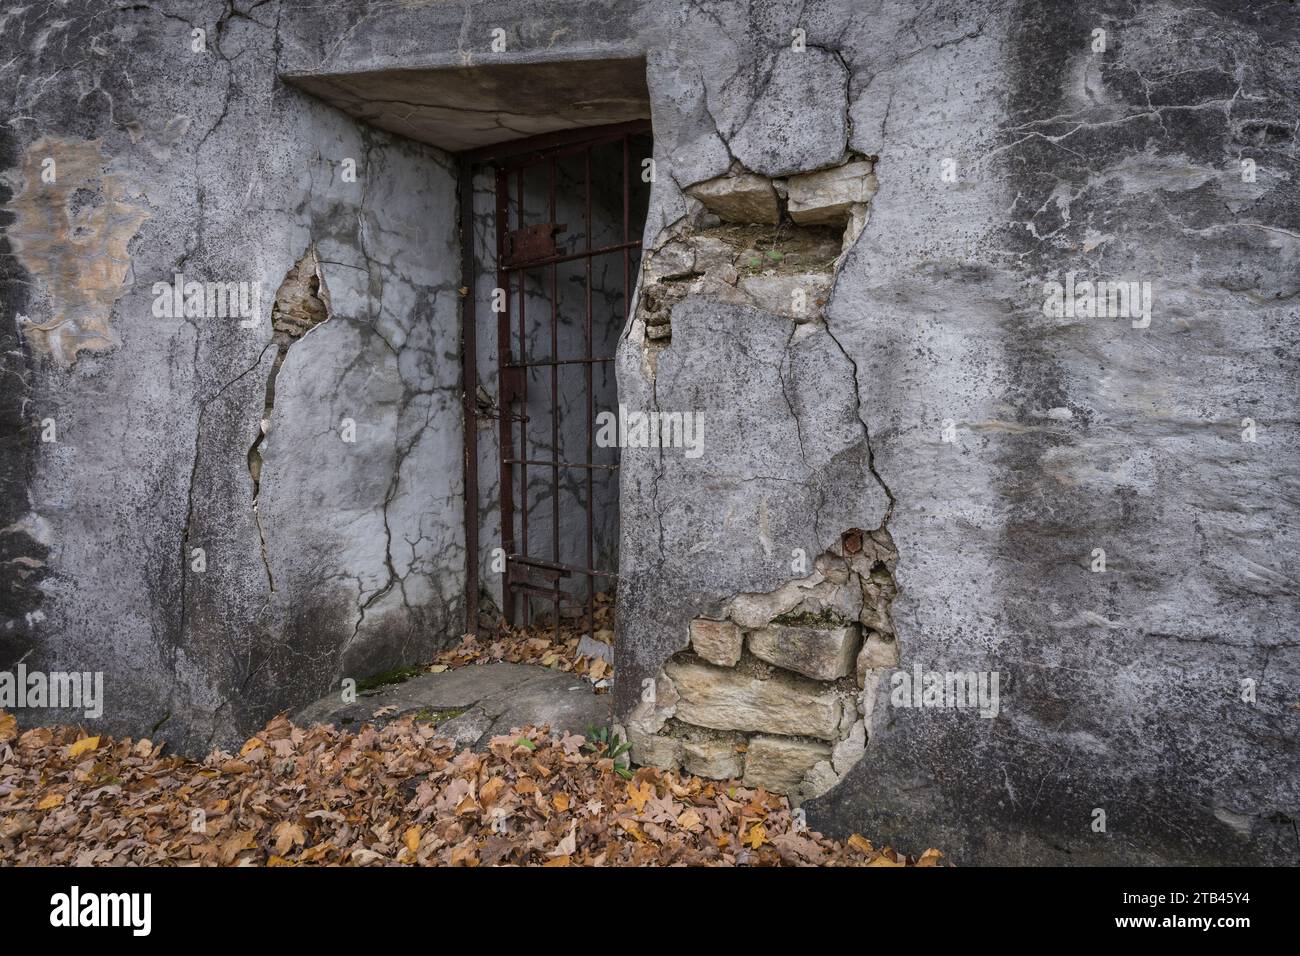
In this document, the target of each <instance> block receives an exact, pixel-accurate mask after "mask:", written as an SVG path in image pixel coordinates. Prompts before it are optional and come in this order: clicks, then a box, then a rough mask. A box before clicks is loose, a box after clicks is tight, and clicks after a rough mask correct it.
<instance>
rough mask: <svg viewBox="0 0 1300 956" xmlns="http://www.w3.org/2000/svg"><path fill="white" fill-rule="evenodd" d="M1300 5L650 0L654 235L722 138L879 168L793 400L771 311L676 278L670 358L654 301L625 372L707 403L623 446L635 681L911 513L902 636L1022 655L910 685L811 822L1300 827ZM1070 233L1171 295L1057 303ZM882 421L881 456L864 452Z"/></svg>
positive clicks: (1009, 843)
mask: <svg viewBox="0 0 1300 956" xmlns="http://www.w3.org/2000/svg"><path fill="white" fill-rule="evenodd" d="M674 14H675V16H674ZM652 18H653V23H652ZM796 26H798V27H801V28H803V29H804V30H806V32H807V44H808V46H807V49H806V50H805V51H804V52H802V53H799V52H796V51H794V50H792V49H790V45H791V34H790V31H791V29H792V28H794V27H796ZM1094 29H1104V30H1106V32H1107V36H1108V44H1107V46H1106V49H1105V51H1104V52H1094V51H1093V49H1092V43H1093V39H1094V37H1093V32H1092V31H1093V30H1094ZM1298 35H1300V31H1298V29H1297V15H1296V13H1295V11H1293V10H1291V9H1290V8H1282V7H1275V8H1272V9H1271V12H1269V13H1265V12H1264V10H1263V8H1260V9H1256V10H1251V11H1249V12H1246V11H1243V10H1241V9H1239V8H1238V7H1237V6H1236V5H1233V4H1212V5H1210V6H1208V7H1201V8H1197V10H1196V11H1194V12H1193V11H1182V10H1181V9H1180V8H1179V7H1178V5H1174V4H1151V5H1144V7H1143V9H1142V11H1141V14H1140V15H1135V14H1134V13H1132V11H1131V10H1130V9H1129V8H1128V7H1124V6H1120V5H1111V4H1105V3H1093V4H1073V5H1068V6H1067V5H1064V4H1061V5H1054V4H1038V3H1022V4H996V5H995V4H970V3H952V4H934V5H929V6H927V7H925V8H924V10H922V11H918V10H917V9H915V8H914V7H913V6H912V5H910V4H887V3H885V4H870V5H868V8H862V7H861V6H860V5H850V4H837V3H810V4H807V5H794V4H790V5H782V4H764V5H762V6H760V7H759V8H758V9H757V10H756V11H754V10H751V9H750V8H748V7H746V6H745V5H740V4H736V5H728V4H718V5H710V6H709V8H708V9H707V10H703V9H699V8H696V7H693V6H684V7H681V8H676V9H675V8H674V7H673V5H659V7H658V8H657V9H656V10H655V12H654V14H652V15H651V16H650V17H647V26H646V31H645V32H644V33H643V34H642V36H643V38H644V40H645V42H646V44H647V47H648V48H649V49H650V51H651V52H650V83H651V92H652V97H653V100H654V104H655V109H656V113H655V132H656V140H657V149H658V151H659V154H660V156H661V157H662V165H661V169H663V170H664V171H666V172H667V173H668V175H666V176H664V177H661V180H660V184H659V185H660V189H659V190H658V191H657V193H656V196H655V202H654V203H653V206H652V211H651V223H650V225H649V226H648V227H647V240H648V241H654V240H655V238H656V235H657V230H658V228H659V227H660V226H667V225H669V224H672V223H674V222H676V221H677V220H679V219H680V217H683V216H688V215H689V214H691V212H692V210H691V207H690V206H689V205H688V203H687V202H685V201H684V199H683V196H682V192H681V187H684V186H687V185H689V184H691V183H694V182H698V181H700V180H703V179H706V178H709V177H712V176H716V175H719V174H720V173H722V172H724V171H725V170H726V169H727V167H728V165H729V164H730V163H731V162H732V161H733V159H734V160H737V161H739V162H740V163H742V164H744V165H745V166H746V167H748V168H749V169H751V170H754V171H756V172H760V173H762V174H764V175H769V176H780V175H785V174H788V173H791V172H795V171H799V170H804V169H809V168H816V167H818V166H825V165H828V164H831V163H834V162H837V161H839V160H840V159H841V158H842V155H843V153H844V152H845V151H846V150H848V149H853V150H856V151H858V152H860V153H863V154H867V155H871V156H876V157H878V161H877V163H876V174H877V176H878V180H879V193H878V194H877V195H876V196H875V198H874V199H873V201H872V205H871V219H870V222H869V223H868V225H867V227H866V229H865V231H864V232H863V233H862V235H861V237H860V238H859V239H858V241H857V243H856V246H855V247H854V248H853V250H852V251H851V252H850V253H849V256H848V258H847V260H846V262H845V263H844V265H843V267H842V269H841V271H840V273H839V275H838V278H837V281H836V284H835V288H834V291H833V294H832V297H831V300H830V303H829V305H828V307H827V313H826V319H825V323H824V324H823V325H820V326H819V325H816V324H815V323H814V324H813V325H811V326H809V325H801V326H800V327H799V331H797V332H795V333H794V338H793V339H792V340H791V341H792V342H802V344H803V348H804V349H805V350H809V349H813V350H814V351H812V352H811V353H809V354H819V352H820V354H823V355H824V356H825V357H824V358H823V359H821V360H820V361H821V365H820V366H818V367H816V368H815V369H814V374H813V375H811V376H809V378H808V379H806V380H803V379H799V378H797V377H796V378H795V379H794V381H793V383H792V382H791V380H790V379H789V378H787V379H785V384H786V387H787V392H789V389H790V386H791V385H792V384H793V386H794V392H793V394H787V395H786V396H785V397H784V399H788V400H789V404H788V405H787V403H786V401H785V400H784V399H783V398H782V396H779V395H776V396H774V395H773V394H772V393H771V388H764V387H762V385H763V384H764V383H768V382H769V379H770V378H771V376H770V375H768V374H766V373H764V375H762V376H756V377H755V379H753V380H752V381H753V383H754V385H755V387H754V388H752V389H748V390H746V389H745V385H746V382H745V381H744V380H743V376H742V373H740V372H739V371H738V370H737V369H736V368H735V364H736V363H737V362H739V361H741V356H744V357H745V358H746V359H748V360H749V361H750V362H752V363H755V364H757V365H758V366H759V367H765V366H772V367H774V368H781V367H784V360H783V359H782V352H781V347H782V343H783V341H784V337H782V336H778V337H775V338H773V337H772V336H771V335H769V334H768V332H767V328H768V326H769V325H770V324H771V323H772V322H773V321H775V320H774V319H773V318H772V317H771V316H762V315H755V314H752V313H750V312H747V311H746V310H744V309H739V308H736V307H734V306H722V305H716V304H712V303H709V302H706V301H699V300H696V299H693V298H688V299H686V301H685V302H683V303H682V304H681V305H680V306H678V307H676V308H675V309H674V310H673V316H672V318H673V325H674V334H673V342H672V345H671V347H670V348H669V349H668V350H666V351H664V352H662V354H660V355H659V357H658V363H657V371H655V370H653V368H652V366H651V365H650V364H649V363H647V361H646V350H645V348H644V346H643V343H642V342H641V341H639V338H640V335H639V329H638V328H637V327H636V326H635V325H634V326H633V328H632V329H631V332H630V336H629V339H628V341H627V343H626V345H625V348H624V353H623V354H624V362H623V364H622V365H621V367H620V386H621V389H622V391H623V393H624V395H625V400H629V401H636V400H639V401H641V402H643V403H645V404H647V405H650V404H657V405H658V406H659V407H664V408H668V407H673V406H674V405H675V406H676V407H679V408H680V407H686V408H699V409H706V410H710V411H713V412H714V414H713V416H712V417H711V419H710V422H711V424H710V427H711V433H710V435H709V439H710V441H709V444H708V446H707V447H708V451H707V452H706V454H705V456H704V457H703V458H702V459H701V460H700V461H699V462H690V461H685V460H682V459H681V458H680V457H675V456H673V455H671V454H663V455H645V456H641V457H639V458H638V457H634V456H633V455H632V454H630V453H628V454H625V459H624V460H625V462H626V465H627V467H626V468H625V471H624V486H623V492H624V497H623V521H624V541H623V550H622V569H623V572H624V576H623V578H622V581H621V585H622V586H621V590H620V608H619V621H620V625H621V630H620V642H619V644H618V647H619V651H620V659H619V677H620V684H619V689H618V690H619V695H620V702H621V705H622V707H623V709H624V712H625V713H628V712H631V711H632V710H633V709H634V708H635V707H636V706H637V705H638V702H639V697H640V695H641V694H642V692H643V687H642V681H643V680H644V679H646V678H649V677H652V676H654V675H655V673H656V672H657V670H658V668H659V666H660V664H661V662H662V661H663V660H664V659H665V658H666V657H667V656H668V655H670V654H672V653H674V652H676V651H679V650H681V649H682V648H685V647H686V645H687V635H688V630H687V624H688V622H689V620H690V619H691V618H693V617H695V616H697V615H698V616H703V617H717V616H720V615H721V614H722V613H725V611H726V605H727V601H728V600H729V599H730V598H731V597H732V596H733V595H735V594H736V593H737V592H740V591H757V592H766V591H770V590H772V589H774V588H775V587H777V586H778V585H780V584H783V583H784V582H786V581H788V580H791V579H792V578H794V577H796V575H794V574H792V573H791V572H790V570H789V567H788V563H789V561H790V556H791V552H792V550H794V549H802V551H803V552H805V553H806V554H808V555H810V556H811V555H816V554H820V553H822V552H823V551H826V550H828V549H834V548H835V546H836V539H837V538H838V536H839V535H840V534H841V532H843V531H844V530H845V529H846V528H848V527H851V526H856V527H863V528H873V527H876V525H877V524H878V523H881V522H883V523H884V524H885V525H886V527H887V528H888V530H889V531H890V533H891V534H892V537H893V539H894V541H895V543H896V545H897V548H898V552H899V558H898V563H897V569H896V577H897V583H898V587H899V596H898V598H897V599H896V600H895V602H894V606H893V612H892V613H893V618H894V623H895V625H896V628H897V633H898V642H899V650H900V652H901V663H902V666H903V668H904V669H906V670H910V669H912V668H913V667H916V666H918V665H919V666H920V667H921V669H922V670H924V671H935V672H946V671H977V672H985V673H987V672H997V673H998V674H999V676H1000V678H1001V694H1000V698H1001V700H1000V713H999V716H998V717H996V718H992V719H984V718H981V717H980V716H979V715H978V714H977V713H975V712H973V711H972V710H955V709H947V708H933V707H920V708H916V707H910V706H908V707H904V706H894V704H893V702H891V701H889V700H888V698H889V696H890V690H891V689H892V684H889V683H888V682H886V683H884V684H882V685H881V687H882V689H881V690H880V692H879V694H878V695H877V700H876V706H875V708H874V714H873V722H872V725H871V726H870V728H869V737H870V740H869V743H868V747H867V753H866V756H865V758H864V759H863V760H862V761H861V762H859V763H858V764H857V765H856V766H855V767H854V769H853V770H852V771H851V772H850V773H849V775H848V776H847V778H846V779H845V780H844V781H843V782H842V783H840V784H839V785H838V786H837V787H835V788H834V789H832V790H831V791H830V792H829V793H827V794H826V795H825V796H823V797H821V798H820V799H818V800H815V801H813V802H812V803H811V804H809V805H808V808H807V809H808V813H809V818H810V820H811V821H812V822H813V823H814V825H819V826H822V827H825V828H827V829H829V830H831V831H833V832H836V833H839V834H843V833H846V832H849V831H852V830H854V829H858V830H861V831H862V832H864V833H870V834H871V836H872V838H873V839H886V840H890V841H895V842H897V843H899V844H902V845H907V846H919V845H920V844H921V843H936V844H939V845H943V846H945V847H946V848H948V849H950V850H952V851H953V852H954V853H955V855H956V857H957V859H958V860H965V861H976V860H982V861H988V862H1018V861H1034V862H1042V861H1050V862H1071V861H1074V862H1083V861H1097V860H1111V861H1116V860H1136V861H1144V862H1149V861H1169V860H1182V861H1186V860H1201V861H1207V862H1218V861H1226V860H1233V861H1238V862H1241V861H1265V860H1272V861H1281V860H1289V859H1292V858H1294V853H1295V849H1296V837H1295V831H1294V823H1293V820H1294V818H1295V814H1296V812H1297V809H1298V808H1300V797H1298V795H1297V792H1296V781H1297V779H1300V774H1298V773H1297V769H1298V768H1297V760H1296V744H1295V729H1296V723H1297V715H1296V713H1295V710H1294V707H1293V706H1292V704H1293V702H1294V701H1295V699H1296V696H1297V689H1298V686H1300V676H1298V673H1297V670H1298V669H1297V653H1298V652H1297V645H1296V640H1295V634H1296V623H1297V613H1296V602H1295V580H1294V575H1293V574H1292V573H1291V570H1290V568H1291V566H1292V564H1293V560H1294V555H1295V552H1296V537H1295V532H1294V530H1293V529H1294V527H1295V507H1296V498H1295V495H1294V493H1293V490H1292V489H1291V485H1292V484H1293V482H1292V481H1291V479H1290V477H1289V475H1290V473H1292V472H1293V471H1294V466H1295V457H1294V452H1293V448H1294V437H1295V428H1294V416H1293V414H1292V410H1291V408H1292V399H1291V396H1292V395H1294V394H1295V391H1296V378H1295V370H1294V364H1293V363H1291V362H1289V361H1288V358H1287V356H1286V354H1285V349H1286V347H1287V343H1289V342H1291V341H1293V340H1294V336H1295V329H1296V323H1297V315H1296V311H1295V305H1294V296H1295V293H1296V253H1297V248H1298V247H1297V241H1300V234H1298V233H1297V231H1296V228H1295V226H1296V222H1297V219H1298V217H1297V200H1296V192H1295V189H1294V182H1295V176H1296V174H1297V158H1298V157H1297V149H1296V142H1295V129H1296V125H1297V115H1296V109H1297V105H1296V104H1297V100H1296V97H1295V92H1296V81H1295V76H1296V75H1297V74H1296V70H1295V67H1296V57H1297V52H1296V50H1297V46H1296V42H1295V41H1296V39H1297V36H1298ZM1247 157H1249V158H1253V159H1254V160H1255V162H1256V163H1257V164H1258V176H1257V178H1256V179H1255V180H1254V181H1253V182H1243V176H1242V164H1241V160H1242V159H1243V158H1247ZM948 159H951V160H953V163H952V165H951V166H947V165H946V164H945V160H948ZM946 170H953V171H955V177H950V179H951V181H948V180H946V179H945V177H944V173H945V171H946ZM656 220H657V221H656ZM1071 270H1074V271H1077V272H1078V274H1079V275H1078V278H1079V279H1084V278H1088V279H1093V280H1099V279H1121V278H1122V279H1126V280H1140V281H1147V282H1150V283H1152V286H1153V287H1154V308H1153V317H1152V320H1151V323H1150V326H1149V327H1148V328H1134V327H1132V325H1131V323H1130V321H1129V320H1128V319H1115V318H1111V319H1106V318H1100V319H1088V318H1078V319H1075V318H1066V317H1057V318H1049V317H1046V316H1045V315H1044V312H1043V304H1044V298H1045V288H1044V283H1046V282H1048V281H1050V280H1060V281H1062V282H1064V281H1065V278H1066V273H1067V272H1069V271H1071ZM683 333H684V334H683ZM819 340H823V341H826V342H828V343H830V342H832V341H833V343H834V345H835V346H836V347H835V348H826V349H820V350H818V349H817V348H816V345H815V343H816V342H818V341H819ZM764 343H767V344H766V345H765V344H764ZM727 359H730V360H731V361H730V362H728V361H727ZM836 363H838V364H839V366H840V367H838V368H837V367H836ZM846 389H847V394H846V393H845V390H846ZM846 416H848V417H852V418H860V421H861V431H860V433H858V434H856V435H854V434H852V432H851V431H847V430H840V431H836V430H835V428H836V425H837V423H839V422H841V421H843V420H844V418H845V417H846ZM1245 418H1250V419H1253V420H1254V421H1255V422H1256V423H1257V427H1258V431H1257V433H1256V439H1257V440H1256V441H1255V442H1253V443H1252V442H1249V441H1243V440H1242V439H1243V419H1245ZM809 436H812V438H813V440H814V444H813V446H812V447H813V448H815V449H817V451H818V452H822V450H823V449H824V450H825V451H824V453H823V454H820V455H819V456H817V457H811V458H801V456H800V455H799V454H798V451H799V448H800V446H799V443H798V441H799V438H800V437H802V438H803V441H804V445H805V450H806V447H807V441H808V437H809ZM782 437H783V438H784V441H783V440H782ZM945 437H948V438H951V439H955V440H949V441H945ZM863 444H865V446H866V450H867V451H866V458H867V461H866V462H864V465H865V464H868V463H869V464H870V465H871V467H862V468H859V470H858V471H857V473H856V474H855V476H854V477H853V479H852V480H846V478H845V477H844V476H841V475H837V474H836V473H835V469H836V467H838V466H839V465H840V464H841V463H842V462H843V460H844V459H843V457H841V456H837V455H836V454H835V451H836V450H837V449H840V450H842V451H843V452H845V453H848V452H850V451H851V450H852V449H854V448H858V447H861V445H863ZM638 463H639V466H638ZM886 499H887V500H886ZM1096 548H1102V549H1104V550H1105V552H1106V555H1107V561H1108V564H1107V566H1106V570H1105V572H1104V573H1094V572H1093V570H1092V568H1093V561H1094V557H1093V555H1094V549H1096ZM1243 695H1245V696H1247V697H1248V698H1250V699H1249V700H1243ZM908 702H910V698H909V699H908ZM1098 811H1104V813H1105V829H1104V831H1102V830H1100V829H1098V825H1099V824H1100V821H1101V817H1100V816H1099V815H1098Z"/></svg>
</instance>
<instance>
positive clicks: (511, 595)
mask: <svg viewBox="0 0 1300 956" xmlns="http://www.w3.org/2000/svg"><path fill="white" fill-rule="evenodd" d="M496 207H497V215H496V226H497V288H498V289H503V290H505V299H506V301H505V311H503V312H499V313H497V411H498V413H499V414H500V416H501V418H500V421H499V422H498V423H497V435H498V436H499V437H498V444H499V445H500V448H499V451H500V453H501V455H500V457H501V481H500V498H501V547H502V549H503V550H504V551H505V553H506V554H507V555H509V554H514V551H515V503H514V497H515V493H514V481H515V478H514V465H512V464H511V463H510V459H512V458H514V457H516V456H515V454H514V443H515V432H514V425H513V423H512V421H511V407H512V406H511V402H510V400H509V390H508V385H509V382H508V379H507V373H506V363H508V362H509V361H510V358H511V355H510V273H509V272H508V271H507V270H506V267H505V261H506V233H507V231H508V230H509V229H510V183H509V180H508V179H507V177H506V174H505V172H504V171H502V170H501V169H498V170H497V174H496ZM470 294H471V295H472V294H473V290H472V289H471V290H470ZM502 573H503V575H504V577H503V579H502V583H501V612H502V614H504V615H505V618H506V622H507V623H508V624H511V625H513V624H514V623H515V592H514V588H513V587H512V581H511V574H512V569H511V567H510V564H509V562H507V563H506V566H505V569H504V571H503V572H502Z"/></svg>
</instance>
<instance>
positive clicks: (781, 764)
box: [744, 736, 831, 793]
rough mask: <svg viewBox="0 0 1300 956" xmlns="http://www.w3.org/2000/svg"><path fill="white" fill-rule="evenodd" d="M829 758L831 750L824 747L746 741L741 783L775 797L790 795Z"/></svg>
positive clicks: (756, 739)
mask: <svg viewBox="0 0 1300 956" xmlns="http://www.w3.org/2000/svg"><path fill="white" fill-rule="evenodd" d="M830 756H831V748H830V747H829V746H827V745H826V744H818V743H811V742H809V741H806V740H788V739H786V738H783V737H763V736H756V737H753V738H751V739H750V741H749V753H748V754H746V757H745V776H744V783H745V785H746V786H749V787H765V788H766V789H768V790H772V791H774V792H776V793H792V792H794V791H795V790H797V789H798V788H799V785H800V784H801V783H802V782H803V778H804V775H805V774H807V773H808V771H809V770H811V769H812V768H813V767H814V766H816V765H817V764H818V763H819V762H821V761H823V760H829V759H830Z"/></svg>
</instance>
